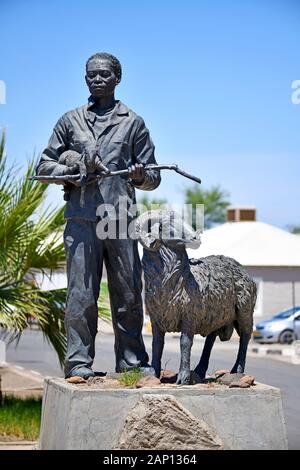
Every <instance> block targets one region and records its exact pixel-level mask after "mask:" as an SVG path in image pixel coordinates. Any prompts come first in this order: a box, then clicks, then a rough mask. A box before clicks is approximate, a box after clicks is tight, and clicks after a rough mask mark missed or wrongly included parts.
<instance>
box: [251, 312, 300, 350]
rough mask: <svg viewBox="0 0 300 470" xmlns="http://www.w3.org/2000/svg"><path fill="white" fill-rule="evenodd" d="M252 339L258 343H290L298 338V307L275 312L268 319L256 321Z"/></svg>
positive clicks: (299, 325)
mask: <svg viewBox="0 0 300 470" xmlns="http://www.w3.org/2000/svg"><path fill="white" fill-rule="evenodd" d="M253 339H254V341H257V342H258V343H281V344H291V343H292V342H293V341H294V340H295V339H300V307H294V308H290V309H288V310H284V311H283V312H280V313H277V314H276V315H274V317H272V318H270V320H264V321H261V322H260V323H257V324H256V326H255V329H254V331H253Z"/></svg>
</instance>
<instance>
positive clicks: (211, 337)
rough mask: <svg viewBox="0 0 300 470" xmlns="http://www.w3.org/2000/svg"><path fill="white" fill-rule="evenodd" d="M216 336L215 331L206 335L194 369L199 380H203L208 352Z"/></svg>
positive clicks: (206, 367) (207, 361)
mask: <svg viewBox="0 0 300 470" xmlns="http://www.w3.org/2000/svg"><path fill="white" fill-rule="evenodd" d="M216 337H217V334H216V332H215V331H214V332H213V333H210V334H209V335H207V337H206V339H205V344H204V348H203V351H202V354H201V358H200V361H199V364H198V365H197V366H196V368H195V370H194V372H196V374H197V375H199V377H200V379H201V381H203V382H204V380H205V376H206V371H207V369H208V363H209V358H210V353H211V350H212V347H213V345H214V343H215V340H216Z"/></svg>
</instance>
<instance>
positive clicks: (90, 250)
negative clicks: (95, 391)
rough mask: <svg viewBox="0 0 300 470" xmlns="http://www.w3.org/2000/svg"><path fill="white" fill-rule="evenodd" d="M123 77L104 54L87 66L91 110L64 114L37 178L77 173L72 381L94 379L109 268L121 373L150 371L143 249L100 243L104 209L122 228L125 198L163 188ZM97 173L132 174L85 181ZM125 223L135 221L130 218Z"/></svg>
mask: <svg viewBox="0 0 300 470" xmlns="http://www.w3.org/2000/svg"><path fill="white" fill-rule="evenodd" d="M121 73H122V72H121V65H120V62H119V61H118V59H117V58H116V57H114V56H112V55H110V54H107V53H99V54H95V55H93V56H92V57H90V58H89V59H88V61H87V63H86V76H85V79H86V83H87V86H88V88H89V91H90V94H91V96H90V98H89V100H88V104H86V105H84V106H81V107H79V108H76V109H74V110H72V111H69V112H67V113H65V114H64V115H63V116H62V117H61V118H60V119H59V120H58V122H57V124H56V126H55V127H54V130H53V134H52V136H51V137H50V140H49V143H48V146H47V148H46V149H45V150H44V152H43V154H42V156H41V159H40V162H39V164H38V166H37V169H36V173H37V175H39V176H49V177H50V178H51V177H57V178H58V179H59V178H60V177H66V179H67V176H68V175H75V174H78V173H79V176H78V178H76V179H73V180H72V181H69V182H68V183H67V188H66V199H67V204H66V210H65V218H66V220H67V224H66V228H65V232H64V241H65V248H66V254H67V275H68V293H67V302H66V316H65V326H66V332H67V340H68V346H67V353H66V358H65V376H66V377H71V376H74V375H79V376H81V377H83V378H88V377H92V376H93V375H94V372H93V370H92V364H93V360H94V356H95V336H96V333H97V322H98V308H97V300H98V297H99V289H100V282H101V275H102V265H103V262H104V263H105V265H106V269H107V275H108V287H109V293H110V300H111V309H112V321H113V327H114V332H115V356H116V371H117V372H121V371H123V370H125V369H130V368H134V367H149V365H148V355H147V353H146V350H145V346H144V342H143V339H142V334H141V332H142V326H143V307H142V298H141V290H142V283H141V263H140V259H139V256H138V249H137V241H136V240H133V239H132V238H130V237H127V238H126V239H123V238H117V239H110V238H108V239H104V240H102V239H99V238H98V237H97V234H96V228H97V223H98V222H99V220H100V218H101V217H100V216H99V215H98V214H97V208H98V207H99V206H100V205H103V204H111V205H112V206H113V207H114V208H115V209H116V214H117V222H119V221H120V217H121V216H120V215H119V213H118V199H119V196H126V197H127V199H128V201H129V203H132V204H134V203H135V188H138V189H142V190H146V191H149V190H153V189H155V188H156V187H157V186H158V185H159V184H160V173H159V171H158V170H156V169H148V170H145V169H144V167H145V166H146V165H151V164H154V165H155V164H156V161H155V157H154V145H153V143H152V141H151V138H150V135H149V131H148V129H147V128H146V126H145V123H144V121H143V119H142V118H141V117H140V116H138V115H137V114H135V113H134V112H133V111H131V110H130V109H129V108H128V107H127V106H126V105H125V104H123V103H122V102H121V101H118V100H116V99H115V87H116V86H117V85H118V84H119V83H120V80H121ZM66 151H73V152H74V153H73V157H75V160H74V159H73V160H72V158H71V159H69V160H68V155H64V157H66V158H65V159H63V158H64V157H62V154H64V152H66ZM76 154H78V162H76ZM84 155H85V156H88V158H87V157H83V156H84ZM87 160H88V161H87ZM82 162H84V165H82ZM99 170H101V171H104V172H105V171H108V172H109V171H119V170H127V173H128V174H127V175H126V174H125V175H123V174H121V175H120V174H117V175H116V176H114V177H113V178H104V177H103V178H102V177H100V178H97V179H96V178H94V179H93V180H92V181H86V179H88V175H89V172H90V171H92V172H97V171H99ZM101 171H100V172H101ZM80 186H81V187H80ZM82 187H84V190H83V191H82ZM126 217H127V219H128V220H129V221H130V220H131V219H132V214H131V213H130V211H129V210H128V211H127V213H126Z"/></svg>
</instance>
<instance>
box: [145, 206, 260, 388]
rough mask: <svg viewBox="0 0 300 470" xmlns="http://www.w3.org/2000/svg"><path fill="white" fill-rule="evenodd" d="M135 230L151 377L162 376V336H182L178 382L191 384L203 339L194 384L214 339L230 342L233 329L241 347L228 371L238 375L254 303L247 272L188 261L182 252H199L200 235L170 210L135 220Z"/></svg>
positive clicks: (210, 259) (215, 262)
mask: <svg viewBox="0 0 300 470" xmlns="http://www.w3.org/2000/svg"><path fill="white" fill-rule="evenodd" d="M149 228H150V229H151V230H149ZM136 231H137V233H138V236H139V241H140V242H141V243H142V245H143V247H144V256H143V260H142V264H143V268H144V278H145V303H146V309H147V313H148V314H149V315H150V319H151V324H152V333H153V343H152V367H153V368H154V370H155V374H156V376H157V377H160V375H161V357H162V353H163V348H164V338H165V333H166V332H174V331H177V332H179V331H180V332H181V338H180V349H181V361H180V369H179V373H178V377H177V384H182V385H189V384H190V382H191V371H190V356H191V347H192V344H193V338H194V335H195V334H200V335H201V336H206V340H205V345H204V349H203V352H202V355H201V359H200V361H199V363H198V365H197V366H196V368H195V371H194V374H193V375H194V378H195V377H196V378H197V381H198V382H203V381H204V380H205V375H206V372H207V368H208V364H209V357H210V353H211V350H212V347H213V344H214V342H215V339H216V337H217V336H219V338H220V339H221V341H226V340H229V339H230V338H231V336H232V333H233V330H234V329H236V331H237V333H238V335H239V336H240V344H239V350H238V355H237V359H236V362H235V364H234V366H233V368H232V370H231V373H243V372H244V369H245V363H246V354H247V347H248V343H249V340H250V338H251V334H252V328H253V311H254V307H255V301H256V284H255V282H254V281H253V280H252V279H251V277H250V276H249V274H248V273H247V272H246V270H245V269H244V268H243V267H242V266H241V265H240V264H239V263H238V262H237V261H235V260H234V259H232V258H228V257H226V256H207V257H205V258H199V259H189V258H188V255H187V252H186V248H198V247H199V245H200V235H199V233H197V232H195V231H194V230H193V229H192V228H191V227H189V226H188V225H187V224H185V223H183V222H182V218H181V216H178V215H177V214H174V213H170V211H164V210H161V211H159V210H157V211H148V212H145V213H144V214H142V215H140V216H139V217H138V219H137V220H136ZM170 234H171V236H170Z"/></svg>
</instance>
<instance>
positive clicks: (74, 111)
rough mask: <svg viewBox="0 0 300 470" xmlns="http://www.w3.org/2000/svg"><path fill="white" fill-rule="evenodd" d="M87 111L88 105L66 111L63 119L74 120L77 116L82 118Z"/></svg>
mask: <svg viewBox="0 0 300 470" xmlns="http://www.w3.org/2000/svg"><path fill="white" fill-rule="evenodd" d="M86 110H87V104H84V105H82V106H78V107H77V108H74V109H71V110H70V111H66V112H65V113H64V114H63V115H62V117H61V119H63V120H68V119H72V118H74V117H75V116H82V115H83V114H84V113H85V112H86Z"/></svg>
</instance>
